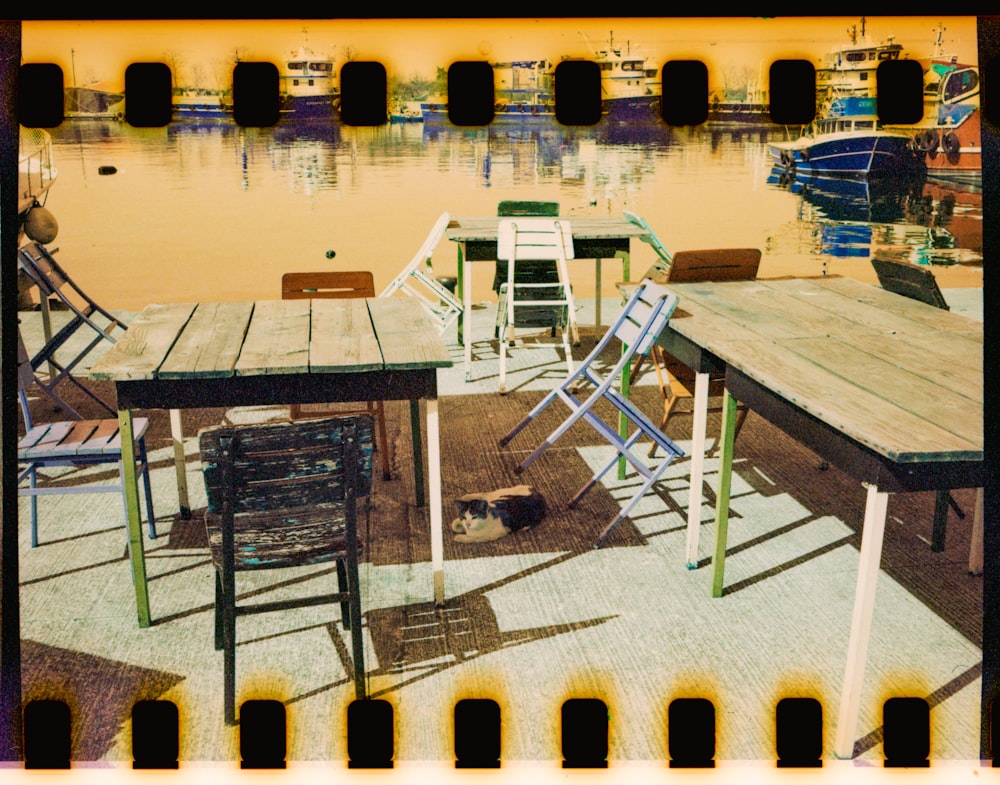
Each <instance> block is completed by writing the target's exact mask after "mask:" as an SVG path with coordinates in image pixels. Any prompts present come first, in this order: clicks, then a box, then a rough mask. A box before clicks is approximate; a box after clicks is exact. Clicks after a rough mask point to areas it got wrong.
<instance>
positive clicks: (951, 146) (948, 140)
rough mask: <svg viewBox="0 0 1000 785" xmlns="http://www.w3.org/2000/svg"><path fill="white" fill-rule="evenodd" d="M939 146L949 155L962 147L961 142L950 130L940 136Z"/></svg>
mask: <svg viewBox="0 0 1000 785" xmlns="http://www.w3.org/2000/svg"><path fill="white" fill-rule="evenodd" d="M941 147H942V149H943V150H944V151H945V152H946V153H948V154H949V155H954V154H955V153H957V152H958V151H959V150H961V149H962V143H961V142H960V141H959V140H958V137H957V136H956V135H955V134H954V133H953V132H952V131H949V132H948V133H946V134H945V135H944V136H942V137H941Z"/></svg>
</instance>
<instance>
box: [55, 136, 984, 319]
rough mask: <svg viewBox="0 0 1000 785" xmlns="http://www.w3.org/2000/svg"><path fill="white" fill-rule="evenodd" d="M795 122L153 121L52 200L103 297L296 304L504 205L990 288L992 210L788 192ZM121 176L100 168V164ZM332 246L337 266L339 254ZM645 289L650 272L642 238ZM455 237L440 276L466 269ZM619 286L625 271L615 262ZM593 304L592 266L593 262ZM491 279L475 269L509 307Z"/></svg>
mask: <svg viewBox="0 0 1000 785" xmlns="http://www.w3.org/2000/svg"><path fill="white" fill-rule="evenodd" d="M782 133H783V131H782V130H781V129H776V128H769V129H763V130H762V129H752V130H746V129H744V130H741V131H735V132H734V131H730V130H718V131H709V130H707V129H704V128H701V129H690V130H689V129H682V130H674V131H670V130H669V129H667V128H665V127H664V126H660V125H657V124H650V125H648V126H637V125H630V126H621V125H617V126H606V125H601V126H598V127H596V128H592V129H567V128H563V127H560V126H558V125H556V124H552V125H543V126H535V127H505V126H494V127H491V128H488V129H474V130H470V129H459V128H454V127H449V126H443V127H435V126H427V127H425V126H424V125H423V124H405V125H390V126H385V127H381V128H374V129H367V128H366V129H359V128H348V127H339V126H331V125H326V124H312V125H305V124H300V125H288V126H278V127H275V128H273V129H239V128H237V127H235V126H232V125H203V126H197V125H179V124H175V125H171V126H170V127H168V128H166V129H136V128H131V127H129V126H127V125H124V124H118V123H104V122H100V121H68V122H66V123H64V124H63V125H62V126H61V127H59V128H58V129H56V130H55V131H54V132H53V138H54V140H55V143H56V149H55V154H56V156H57V162H58V165H59V170H60V173H59V179H58V180H57V182H56V184H55V186H54V187H53V189H52V190H51V192H50V194H49V198H48V201H47V203H46V206H47V207H48V208H49V209H50V210H52V212H53V213H54V214H55V216H56V218H57V219H58V221H59V226H60V232H59V237H58V238H57V240H56V242H55V243H54V245H55V246H57V247H58V248H59V249H60V256H59V258H60V260H61V261H62V263H63V264H64V265H65V266H66V267H67V269H68V270H69V271H70V273H71V274H72V275H74V276H75V277H76V279H77V280H78V281H79V282H80V283H81V284H82V285H83V286H84V288H85V289H86V290H87V291H88V292H90V293H91V294H93V295H94V296H95V297H96V298H97V299H98V300H99V301H100V302H102V303H103V304H106V305H107V306H108V307H112V308H125V309H132V310H138V309H140V308H142V307H143V306H144V305H146V304H147V303H150V302H176V301H192V300H199V299H252V298H261V297H275V298H276V297H278V296H279V284H280V279H281V274H282V273H283V272H286V271H290V270H322V269H331V268H332V269H343V270H348V269H370V270H372V271H373V272H374V273H375V278H376V286H377V287H379V288H381V287H382V286H384V285H385V284H387V283H388V282H389V281H390V280H391V278H392V277H393V276H394V274H395V273H396V272H398V271H399V270H400V269H401V268H402V267H403V266H404V265H405V263H406V262H407V261H409V259H410V258H411V257H412V255H413V254H414V253H415V252H416V250H417V248H418V247H419V246H420V244H421V242H422V241H423V239H424V237H425V236H426V234H427V232H428V231H429V230H430V228H431V226H432V224H433V223H434V221H435V219H436V218H437V217H438V216H439V215H440V214H441V213H442V212H445V211H447V212H449V213H451V214H452V215H455V216H461V215H492V214H495V212H496V205H497V202H498V201H500V200H502V199H544V200H553V201H558V202H559V203H560V205H561V211H562V214H563V215H565V216H568V217H570V218H572V216H574V215H617V214H620V213H621V211H622V210H624V209H627V210H631V211H633V212H636V213H638V214H640V215H642V216H644V217H645V218H646V219H647V220H648V221H649V223H650V224H651V225H652V227H653V228H654V230H655V231H656V232H657V234H658V235H659V236H660V239H661V240H662V241H663V243H664V244H665V245H666V246H667V248H669V249H671V250H684V249H692V248H712V247H725V246H752V247H758V248H760V249H761V250H762V251H763V252H764V256H763V260H762V262H761V271H760V273H761V275H762V276H770V275H781V274H801V275H820V274H823V273H829V274H844V275H851V276H853V277H856V278H860V279H862V280H870V281H874V280H875V279H874V273H873V271H872V270H871V265H870V262H869V258H870V255H871V254H872V253H873V252H876V251H877V252H878V253H880V254H885V255H889V256H892V257H894V258H900V259H909V260H911V261H915V262H919V263H925V264H931V265H934V269H935V272H936V273H937V274H938V278H939V281H940V283H941V284H942V285H943V286H967V285H980V283H981V270H982V268H981V264H982V228H981V227H982V200H981V195H980V194H979V193H978V192H977V191H975V190H974V189H968V188H966V189H961V188H959V187H957V186H948V185H942V184H935V183H931V182H925V181H915V182H908V183H891V184H887V185H885V186H883V187H880V188H877V189H868V188H866V187H865V186H864V185H857V184H856V185H854V186H853V187H852V189H851V190H846V189H843V188H842V189H837V190H834V189H831V188H829V187H818V186H816V185H810V184H803V183H796V182H791V183H788V182H782V180H781V178H780V177H779V176H778V174H777V172H776V171H773V170H772V167H771V165H770V162H769V159H768V156H767V153H766V148H765V142H766V141H767V139H768V137H769V136H775V135H778V136H780V135H781V134H782ZM102 166H104V167H107V166H113V167H115V168H116V169H117V172H116V173H115V174H112V175H100V174H99V173H98V169H99V167H102ZM331 253H332V254H333V256H332V258H331V256H330V255H331ZM632 259H633V266H632V270H633V277H636V276H638V275H641V273H642V272H643V271H644V270H645V269H646V268H647V267H648V265H649V264H650V263H652V261H653V259H654V255H653V252H652V250H651V249H650V248H649V247H648V246H646V245H645V244H643V243H639V242H635V243H634V244H633V249H632ZM455 262H456V259H455V249H454V247H453V245H452V244H451V243H449V242H448V241H447V240H445V241H442V243H441V245H439V246H438V248H437V251H436V252H435V254H434V267H435V270H436V271H437V272H438V273H439V274H449V273H451V274H453V273H454V270H455ZM604 271H605V279H604V280H605V294H606V295H607V294H609V293H610V288H609V287H610V286H611V284H612V283H613V282H614V281H615V280H619V279H620V267H619V266H618V264H617V263H611V262H606V263H605V265H604ZM574 277H575V279H576V285H577V286H578V287H579V292H580V294H581V296H591V295H592V294H593V267H592V265H589V264H581V265H577V266H576V269H575V272H574ZM491 280H492V271H487V269H486V267H485V266H483V268H482V271H480V269H478V268H477V270H476V273H475V275H474V284H475V285H474V296H475V297H476V299H488V298H489V297H491V292H490V291H489V284H490V282H491Z"/></svg>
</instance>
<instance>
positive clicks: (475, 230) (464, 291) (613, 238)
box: [447, 215, 648, 381]
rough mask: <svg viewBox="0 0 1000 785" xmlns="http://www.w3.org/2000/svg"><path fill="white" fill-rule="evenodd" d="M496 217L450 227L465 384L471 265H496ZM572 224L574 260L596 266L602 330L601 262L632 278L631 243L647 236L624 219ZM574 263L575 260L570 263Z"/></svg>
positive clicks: (579, 219) (584, 219)
mask: <svg viewBox="0 0 1000 785" xmlns="http://www.w3.org/2000/svg"><path fill="white" fill-rule="evenodd" d="M502 220H504V219H503V218H500V217H497V216H488V217H466V218H454V219H452V222H451V224H450V225H449V227H448V233H447V234H448V239H449V240H452V241H453V242H455V243H457V245H458V270H457V272H458V284H457V287H458V290H459V291H460V292H461V297H462V306H463V308H464V312H463V313H462V315H461V316H459V339H460V340H461V341H462V344H463V346H464V348H465V380H466V381H469V379H470V378H471V375H470V374H471V367H472V331H471V330H469V329H466V327H467V326H468V324H469V321H468V318H469V316H470V314H471V309H472V263H473V262H489V261H496V258H497V233H498V230H499V226H500V221H502ZM560 220H564V221H569V223H570V227H571V229H572V233H573V259H588V260H589V259H593V260H594V265H595V277H596V282H595V293H596V298H597V301H596V304H595V309H596V310H595V324H596V330H597V332H598V333H600V327H601V261H602V260H603V259H616V258H617V259H621V263H622V280H623V281H628V280H629V277H630V275H631V254H630V250H629V245H630V241H631V240H632V239H633V238H637V237H638V238H642V237H646V236H647V234H648V233H647V232H646V231H645V230H644V229H643V228H642V227H640V226H636V225H635V224H633V223H631V222H629V221H627V220H626V219H625V218H622V217H614V216H606V217H601V216H587V215H580V216H575V215H573V216H561V217H560ZM569 261H572V260H569Z"/></svg>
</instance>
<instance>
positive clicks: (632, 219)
mask: <svg viewBox="0 0 1000 785" xmlns="http://www.w3.org/2000/svg"><path fill="white" fill-rule="evenodd" d="M622 215H624V216H625V220H626V221H628V222H629V223H631V224H635V225H636V226H638V227H639V228H640V229H642V230H643V231H645V232H646V234H645V235H644V236H643V237H640V238H639V239H640V240H642V241H643V242H644V243H646V244H647V245H650V246H652V248H653V250H654V251H656V255H657V256H659V257H660V258H659V260H658V261H656V262H654V264H653V267H651V268H650V270H656V271H659V272H661V273H665V272H667V271H668V270H669V269H670V264H671V258H670V251H668V250H667V249H666V247H665V246H664V245H663V243H662V242H660V238H659V237H657V236H656V232H654V231H653V227H651V226H650V225H649V223H648V222H647V221H646V219H645V218H643V217H642V216H640V215H636V214H635V213H633V212H630V211H628V210H622ZM643 277H644V278H650V280H656V279H654V278H651V277H650V275H649V274H646V275H644V276H643Z"/></svg>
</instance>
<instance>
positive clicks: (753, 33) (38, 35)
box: [22, 16, 977, 86]
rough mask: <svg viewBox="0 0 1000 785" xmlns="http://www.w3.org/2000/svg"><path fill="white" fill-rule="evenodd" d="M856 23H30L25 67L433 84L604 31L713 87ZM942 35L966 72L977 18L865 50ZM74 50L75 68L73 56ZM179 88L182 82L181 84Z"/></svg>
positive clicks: (106, 74) (552, 53)
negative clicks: (485, 63) (238, 72)
mask: <svg viewBox="0 0 1000 785" xmlns="http://www.w3.org/2000/svg"><path fill="white" fill-rule="evenodd" d="M858 21H859V20H858V18H857V17H827V18H820V17H809V18H801V19H793V18H779V19H759V18H732V19H725V18H714V17H713V18H708V19H696V18H695V19H689V18H683V19H677V18H647V19H640V18H619V19H615V18H610V17H609V18H606V19H600V18H596V19H595V18H586V19H572V18H565V19H538V20H532V19H517V20H490V19H471V20H460V19H455V20H447V19H405V20H383V19H376V20H356V19H350V20H331V21H324V20H314V19H310V20H285V19H282V20H254V21H248V22H240V21H233V20H222V21H206V20H196V21H189V22H177V21H173V20H170V21H160V22H157V21H141V22H126V21H72V22H59V21H25V22H24V23H23V34H22V47H23V53H24V56H23V60H24V62H55V63H57V64H59V65H60V66H61V67H62V68H63V70H64V72H65V73H66V80H67V83H69V82H70V81H71V79H72V73H73V69H74V68H75V72H76V77H77V82H78V83H81V84H85V83H88V82H91V81H94V80H120V79H121V75H122V73H123V71H124V68H125V66H127V65H128V64H129V63H131V62H138V61H167V60H173V61H174V62H175V63H176V64H177V67H178V68H179V69H180V70H182V72H183V71H187V72H188V73H187V74H186V77H187V79H186V81H188V82H197V83H198V84H199V85H201V86H221V85H209V84H208V82H210V81H214V80H216V79H217V78H218V75H219V74H225V73H226V70H227V69H228V68H230V67H231V64H232V62H233V58H234V55H235V53H236V51H237V50H238V51H239V54H240V58H241V59H243V60H248V59H249V60H267V61H271V62H275V63H278V62H280V61H281V60H282V59H283V58H284V57H285V56H286V55H287V54H288V52H289V51H291V50H292V49H294V48H296V47H298V46H300V45H301V44H302V43H303V42H304V41H307V42H308V44H309V46H310V48H312V49H313V50H314V51H317V52H326V53H330V54H333V55H334V56H335V58H336V60H337V62H338V63H341V64H342V63H343V62H345V61H346V60H347V59H348V58H349V57H350V58H351V59H365V60H369V59H370V60H378V61H380V62H382V63H383V64H384V65H385V66H386V68H387V70H389V71H390V73H394V74H396V75H398V76H400V77H401V78H403V79H406V78H409V77H410V76H412V75H414V74H419V75H421V76H427V77H432V76H433V75H434V70H435V67H436V66H447V65H448V64H449V63H450V62H453V61H454V60H459V59H488V60H491V61H504V60H514V59H542V58H547V59H550V60H553V61H558V60H559V59H561V58H562V57H563V56H573V57H587V56H588V55H590V54H591V53H592V51H593V49H594V48H598V47H602V46H606V44H607V40H608V35H609V32H611V31H613V32H614V40H615V42H616V44H622V45H626V44H628V45H630V46H631V51H632V52H633V53H637V54H642V55H646V56H648V57H650V58H651V59H652V60H653V61H654V62H656V63H657V64H662V63H664V62H666V61H667V60H670V59H687V58H696V59H701V60H703V61H704V62H705V63H706V65H708V67H709V71H710V74H712V75H713V76H712V77H710V78H713V77H714V78H713V81H715V80H717V79H718V75H719V74H721V72H722V70H723V69H725V68H728V67H731V66H743V67H745V68H748V69H751V71H757V70H758V69H760V70H761V73H762V75H763V76H765V78H766V71H767V66H768V65H769V62H770V60H773V59H777V58H781V57H801V58H806V59H810V60H813V61H815V60H816V59H817V58H819V57H820V55H822V54H823V53H824V52H826V51H828V50H829V49H830V48H832V47H834V46H836V45H839V44H841V43H845V42H846V41H847V40H848V39H847V29H848V28H849V27H851V26H852V25H856V24H858ZM939 23H940V24H943V25H944V27H945V33H944V42H945V50H946V51H947V52H949V53H954V54H957V55H958V57H959V59H960V60H961V61H963V62H976V59H977V53H976V23H975V18H974V17H971V16H966V17H944V16H940V17H939V16H923V17H871V18H869V19H868V20H867V33H868V37H869V38H870V39H873V40H875V41H883V40H885V39H886V38H887V37H888V36H894V37H895V40H896V41H897V42H898V43H901V44H902V45H903V47H904V49H905V50H907V51H908V52H909V53H910V56H912V57H916V56H921V55H927V54H930V52H931V47H932V43H933V40H934V36H935V34H936V30H937V27H938V24H939ZM71 50H74V54H73V57H72V58H71V55H70V51H71ZM181 77H182V78H181V80H179V81H178V83H180V81H184V74H182V75H181Z"/></svg>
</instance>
